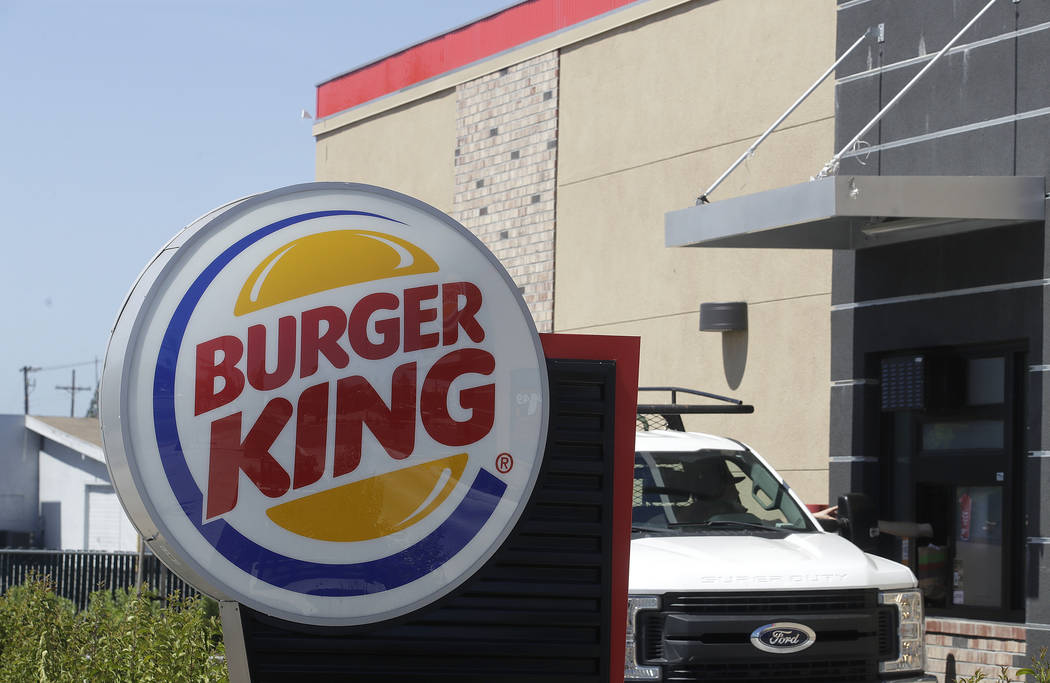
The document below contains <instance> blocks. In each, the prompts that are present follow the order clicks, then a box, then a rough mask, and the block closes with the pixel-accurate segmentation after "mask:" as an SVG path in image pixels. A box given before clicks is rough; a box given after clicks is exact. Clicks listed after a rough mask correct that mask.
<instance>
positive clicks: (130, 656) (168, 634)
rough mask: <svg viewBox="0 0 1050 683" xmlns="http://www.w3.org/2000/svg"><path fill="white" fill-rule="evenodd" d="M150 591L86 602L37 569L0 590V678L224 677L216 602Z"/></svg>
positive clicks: (76, 681)
mask: <svg viewBox="0 0 1050 683" xmlns="http://www.w3.org/2000/svg"><path fill="white" fill-rule="evenodd" d="M163 602H164V601H162V600H160V599H158V597H157V596H156V595H154V594H151V593H149V592H148V591H144V592H143V593H142V594H141V595H136V594H135V593H134V591H118V592H117V593H116V595H115V597H114V595H113V594H111V593H110V592H109V591H98V592H96V593H94V594H92V595H91V599H90V604H89V605H88V607H87V609H85V610H83V611H81V612H79V613H78V612H77V611H76V610H75V609H74V607H73V605H72V603H70V602H69V601H68V600H65V599H63V598H60V597H58V596H57V595H55V593H54V590H53V587H52V585H51V582H50V580H49V579H48V578H47V577H32V578H30V579H29V580H28V581H26V583H24V584H23V585H21V586H17V587H14V588H11V589H10V590H9V591H8V592H7V594H6V595H5V596H3V597H2V598H0V682H4V683H6V682H8V681H10V682H12V683H15V682H17V683H23V682H25V681H40V682H41V683H43V682H45V681H46V682H48V683H66V682H68V683H81V682H83V681H106V682H109V681H112V682H114V683H119V682H124V681H127V682H129V683H130V682H136V683H137V682H139V681H180V682H181V681H186V682H193V683H211V682H218V681H225V680H226V679H227V675H226V661H225V659H224V658H223V656H222V655H223V646H222V631H221V628H220V626H219V620H218V618H217V617H216V613H217V606H216V605H215V602H214V601H213V600H210V599H207V598H182V597H180V596H178V595H177V594H176V595H173V596H169V598H168V599H167V605H164V604H163Z"/></svg>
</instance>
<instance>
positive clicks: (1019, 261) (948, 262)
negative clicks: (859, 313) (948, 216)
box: [854, 223, 1044, 301]
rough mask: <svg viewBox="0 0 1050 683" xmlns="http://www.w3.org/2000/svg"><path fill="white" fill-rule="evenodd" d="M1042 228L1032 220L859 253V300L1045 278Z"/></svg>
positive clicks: (857, 283)
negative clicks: (1022, 223)
mask: <svg viewBox="0 0 1050 683" xmlns="http://www.w3.org/2000/svg"><path fill="white" fill-rule="evenodd" d="M1043 227H1044V226H1043V225H1042V224H1040V223H1028V224H1025V225H1014V226H1006V227H1002V228H995V229H992V230H979V231H976V232H968V233H963V234H961V235H955V236H954V237H945V238H936V239H927V240H917V241H915V242H904V243H900V244H895V245H891V246H887V247H876V248H873V249H863V250H861V251H858V252H857V255H856V273H857V275H856V277H857V280H856V283H855V285H854V286H855V287H856V289H855V294H856V300H857V301H864V300H868V299H884V298H888V297H896V296H905V295H910V294H924V293H928V292H935V291H942V290H953V289H963V288H967V287H981V286H986V285H994V284H1001V283H1009V282H1021V281H1026V280H1038V279H1041V278H1042V277H1043V267H1044V265H1043Z"/></svg>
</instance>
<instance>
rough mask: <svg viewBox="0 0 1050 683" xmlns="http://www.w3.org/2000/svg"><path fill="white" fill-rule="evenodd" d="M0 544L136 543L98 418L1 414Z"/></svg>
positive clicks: (78, 546)
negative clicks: (116, 488) (108, 461)
mask: <svg viewBox="0 0 1050 683" xmlns="http://www.w3.org/2000/svg"><path fill="white" fill-rule="evenodd" d="M0 455H2V456H3V463H4V469H5V472H4V475H5V476H4V477H3V478H2V479H0V546H5V545H6V546H16V547H18V546H31V547H41V548H50V549H62V550H135V549H136V548H137V534H136V532H135V529H134V527H132V525H131V522H129V521H128V518H127V515H125V514H124V510H123V508H122V507H121V505H120V501H119V500H118V499H117V495H116V493H115V492H114V490H113V485H112V483H111V482H110V479H109V471H108V470H107V468H106V459H105V455H104V454H103V451H102V434H101V432H100V431H99V425H98V420H97V419H95V418H69V417H33V416H29V415H26V416H23V415H0Z"/></svg>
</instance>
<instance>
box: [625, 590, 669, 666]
mask: <svg viewBox="0 0 1050 683" xmlns="http://www.w3.org/2000/svg"><path fill="white" fill-rule="evenodd" d="M654 609H660V598H658V597H656V596H655V595H629V596H627V649H626V650H625V652H624V662H623V678H624V680H625V681H658V680H660V678H661V675H660V667H658V666H642V665H640V664H639V663H638V641H637V639H636V638H635V636H636V634H637V633H638V631H637V630H636V628H635V623H636V622H637V621H638V613H639V612H641V611H643V610H654Z"/></svg>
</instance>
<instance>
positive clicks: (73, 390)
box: [55, 370, 91, 417]
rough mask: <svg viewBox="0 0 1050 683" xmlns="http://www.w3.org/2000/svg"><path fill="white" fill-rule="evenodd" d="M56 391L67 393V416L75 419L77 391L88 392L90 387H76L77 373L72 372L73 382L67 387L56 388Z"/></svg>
mask: <svg viewBox="0 0 1050 683" xmlns="http://www.w3.org/2000/svg"><path fill="white" fill-rule="evenodd" d="M55 388H56V389H61V390H63V391H68V392H69V416H70V417H76V412H77V392H78V391H90V390H91V387H78V386H77V371H76V370H73V381H72V382H71V383H70V385H69V386H68V387H59V386H56V387H55Z"/></svg>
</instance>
